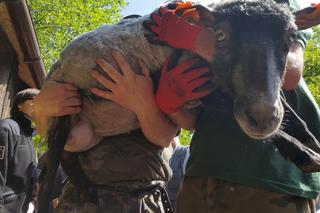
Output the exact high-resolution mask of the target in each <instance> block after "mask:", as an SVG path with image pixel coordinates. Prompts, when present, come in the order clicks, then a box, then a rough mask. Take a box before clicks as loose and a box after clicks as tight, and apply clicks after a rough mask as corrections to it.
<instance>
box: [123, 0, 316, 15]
mask: <svg viewBox="0 0 320 213" xmlns="http://www.w3.org/2000/svg"><path fill="white" fill-rule="evenodd" d="M165 1H166V0H143V1H142V0H127V2H129V4H128V5H127V6H126V7H125V9H124V10H123V11H122V14H123V15H124V16H127V15H132V14H138V15H146V14H148V13H151V12H152V11H153V10H154V9H155V8H157V6H159V5H160V4H162V3H163V2H165ZM298 1H299V3H300V5H301V7H306V6H309V5H310V4H311V3H312V2H314V3H320V0H298Z"/></svg>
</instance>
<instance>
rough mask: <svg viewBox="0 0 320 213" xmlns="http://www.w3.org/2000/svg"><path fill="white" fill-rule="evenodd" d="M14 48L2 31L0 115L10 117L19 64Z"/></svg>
mask: <svg viewBox="0 0 320 213" xmlns="http://www.w3.org/2000/svg"><path fill="white" fill-rule="evenodd" d="M17 64H18V63H17V58H16V54H15V52H14V50H13V48H12V47H11V46H10V43H9V42H8V40H7V39H6V37H5V36H4V34H3V33H1V31H0V73H1V75H0V117H1V118H5V117H9V112H10V105H11V102H12V99H13V97H14V95H15V93H16V87H17V73H18V65H17Z"/></svg>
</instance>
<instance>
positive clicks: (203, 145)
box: [186, 0, 320, 198]
mask: <svg viewBox="0 0 320 213" xmlns="http://www.w3.org/2000/svg"><path fill="white" fill-rule="evenodd" d="M279 1H280V0H279ZM282 2H283V1H282ZM289 5H290V7H291V9H293V10H294V9H297V8H298V4H297V3H296V1H295V0H289ZM310 37H311V35H310V33H309V32H299V35H298V39H297V40H298V42H300V43H301V44H302V46H303V47H305V45H306V42H307V41H308V40H309V39H310ZM285 96H286V98H287V101H288V103H289V104H290V105H291V107H292V108H293V109H294V110H295V111H296V113H297V114H298V115H299V116H300V117H301V118H302V119H303V120H304V121H306V123H307V124H308V128H309V130H310V131H311V132H312V133H313V134H314V135H315V136H316V138H317V139H318V140H320V111H319V108H318V106H317V104H316V102H315V101H314V99H313V97H312V95H311V93H310V92H309V90H308V88H307V86H306V84H305V82H304V81H303V80H301V81H300V82H299V85H298V88H297V89H296V90H295V91H294V92H287V93H285ZM190 151H191V153H190V158H189V161H188V164H187V169H186V175H187V176H197V177H212V178H217V179H221V180H225V181H230V182H234V183H238V184H243V185H248V186H253V187H259V188H262V189H265V190H272V191H276V192H280V193H285V194H290V195H294V196H300V197H306V198H315V197H316V196H317V195H318V193H319V191H320V173H313V174H305V173H303V172H302V171H301V170H299V169H298V168H297V167H296V166H295V165H294V164H293V163H291V162H289V161H287V160H286V159H284V158H283V157H282V156H281V155H280V153H279V152H278V151H277V149H276V147H275V145H274V144H273V143H271V142H262V141H255V140H253V139H251V138H249V137H248V136H247V135H246V134H245V133H244V132H243V131H242V130H241V129H240V127H239V125H238V123H237V122H236V120H235V118H234V116H233V113H232V112H227V111H223V110H219V109H206V110H204V111H203V112H202V113H201V115H200V117H199V122H198V124H197V127H196V131H195V133H194V136H193V138H192V142H191V149H190Z"/></svg>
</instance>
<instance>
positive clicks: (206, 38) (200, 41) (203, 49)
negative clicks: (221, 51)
mask: <svg viewBox="0 0 320 213" xmlns="http://www.w3.org/2000/svg"><path fill="white" fill-rule="evenodd" d="M214 44H215V35H214V32H213V31H211V30H209V29H203V30H202V31H201V32H200V33H199V35H198V36H197V39H196V43H195V47H196V53H197V54H198V55H200V56H201V57H203V58H204V59H206V60H207V61H208V62H212V60H213V58H214V55H215V52H214Z"/></svg>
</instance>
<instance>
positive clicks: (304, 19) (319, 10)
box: [294, 4, 320, 30]
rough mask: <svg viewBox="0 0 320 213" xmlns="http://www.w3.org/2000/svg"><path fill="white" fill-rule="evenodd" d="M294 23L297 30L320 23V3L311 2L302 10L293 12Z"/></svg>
mask: <svg viewBox="0 0 320 213" xmlns="http://www.w3.org/2000/svg"><path fill="white" fill-rule="evenodd" d="M294 15H295V17H296V25H297V26H298V29H299V30H304V29H307V28H310V27H314V26H316V25H318V24H320V4H312V5H311V6H309V7H306V8H304V9H302V10H298V11H295V12H294Z"/></svg>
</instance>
